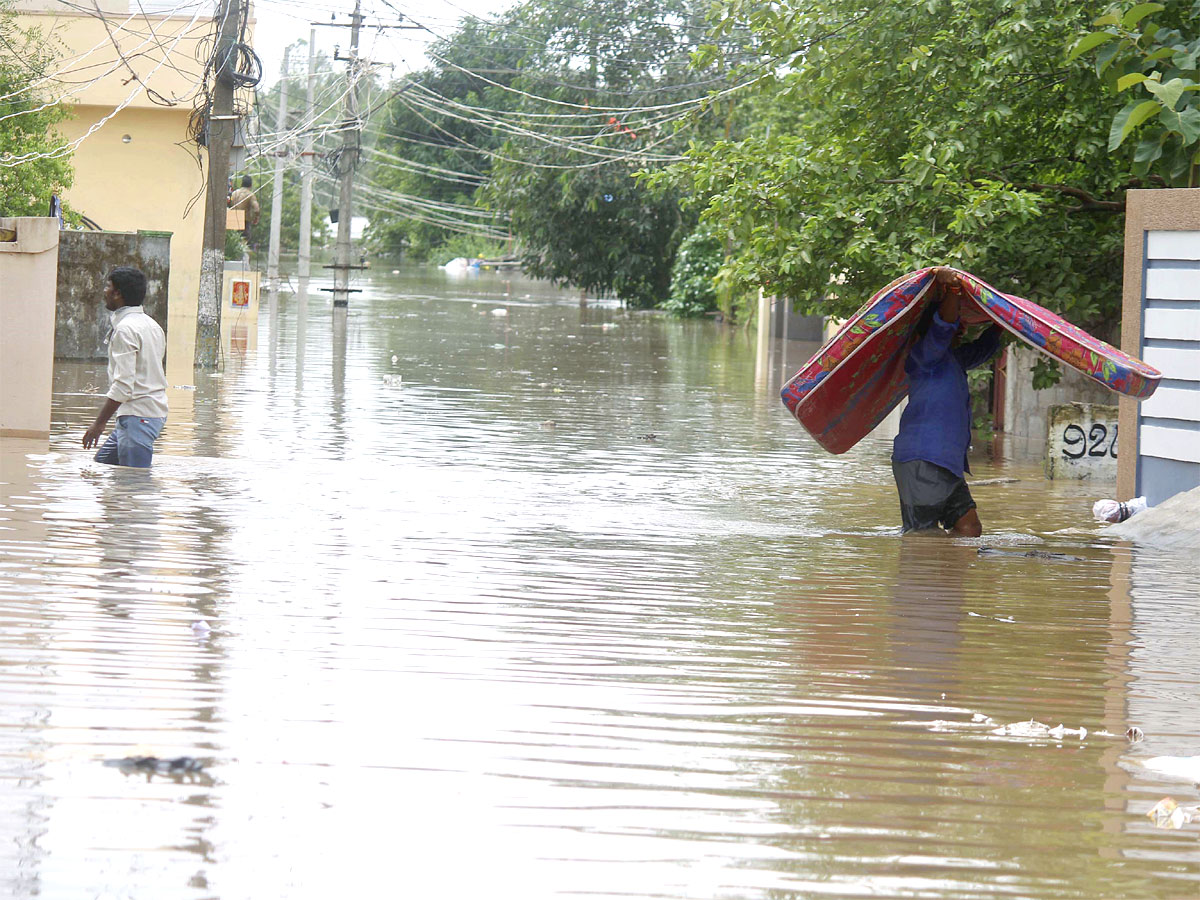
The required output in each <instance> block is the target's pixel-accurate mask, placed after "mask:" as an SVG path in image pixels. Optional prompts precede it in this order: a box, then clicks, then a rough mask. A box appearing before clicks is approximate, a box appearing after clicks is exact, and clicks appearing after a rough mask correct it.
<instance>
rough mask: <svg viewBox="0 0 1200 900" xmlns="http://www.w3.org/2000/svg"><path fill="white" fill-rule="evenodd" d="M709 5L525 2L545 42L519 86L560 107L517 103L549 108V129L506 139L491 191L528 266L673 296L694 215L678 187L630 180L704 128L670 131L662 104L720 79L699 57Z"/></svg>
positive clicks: (642, 302)
mask: <svg viewBox="0 0 1200 900" xmlns="http://www.w3.org/2000/svg"><path fill="white" fill-rule="evenodd" d="M706 8H707V4H702V3H700V2H696V0H583V2H579V3H576V4H574V5H573V7H572V9H573V15H572V16H570V17H565V16H563V15H562V14H561V9H560V7H559V5H558V4H557V3H556V2H554V0H529V2H527V3H525V4H523V5H522V6H521V7H520V8H519V10H518V13H517V14H518V15H519V16H520V17H522V21H524V22H527V23H528V27H529V28H530V29H532V30H534V31H535V32H536V33H538V34H539V35H545V38H544V39H543V40H542V41H540V42H539V43H538V44H537V45H536V46H534V47H531V49H530V51H529V54H528V55H527V57H526V58H525V60H524V61H523V69H522V77H521V78H520V79H518V80H517V82H516V86H517V87H518V88H523V89H525V90H527V91H528V92H529V93H530V94H534V93H537V94H538V95H539V96H542V97H545V98H547V99H551V100H554V101H557V103H558V104H561V105H559V106H552V105H550V104H547V103H546V102H545V101H544V100H542V101H527V102H525V103H524V104H523V105H522V109H524V110H526V111H528V112H529V113H530V114H531V115H537V116H543V117H549V116H555V118H553V119H550V120H549V121H550V122H552V123H554V124H553V129H552V127H551V126H550V125H547V126H544V127H543V128H541V129H540V130H537V132H536V133H533V134H528V135H514V136H512V137H510V138H509V140H508V141H507V142H506V143H505V145H504V147H503V148H502V151H501V153H500V154H499V156H498V158H497V159H495V160H494V162H493V166H492V178H491V182H490V184H489V186H488V188H487V192H486V199H487V202H488V203H489V204H490V205H492V206H493V207H494V208H496V209H499V210H502V211H504V212H506V213H507V214H508V216H509V219H510V223H511V227H512V231H513V234H514V235H515V236H516V237H517V239H518V241H519V243H520V247H521V251H522V260H523V262H524V264H525V267H526V269H527V271H529V272H530V273H531V274H533V275H535V276H538V277H542V278H547V279H550V280H552V281H554V282H557V283H562V284H571V285H575V286H577V287H580V288H583V289H584V290H586V291H590V292H596V293H601V294H610V293H611V294H615V295H617V296H619V297H621V298H622V299H624V300H626V301H627V302H629V303H631V304H633V305H636V306H653V305H656V304H659V303H662V302H663V301H665V300H666V299H667V295H668V292H669V286H670V279H671V267H672V264H673V262H674V258H675V253H676V251H677V249H678V247H679V243H680V241H681V240H682V239H683V238H684V237H685V236H686V235H687V234H688V232H689V231H690V230H691V222H690V221H689V220H688V217H687V216H685V215H684V214H683V213H682V211H681V209H680V192H679V191H678V190H676V189H675V188H674V187H673V186H669V185H659V187H660V189H659V190H653V191H652V190H650V189H649V187H648V186H647V185H646V184H645V183H643V182H641V181H639V180H638V179H636V178H635V177H634V175H635V174H636V172H637V170H638V169H640V168H643V167H644V166H645V165H646V163H647V162H649V163H650V165H651V166H654V165H655V163H654V160H656V159H661V158H663V157H664V156H669V155H670V154H673V153H677V152H679V151H681V150H682V149H683V148H684V147H685V146H686V140H687V136H688V134H689V133H690V134H696V133H699V131H698V129H702V127H703V126H700V125H697V123H696V122H695V121H692V122H690V123H689V127H688V129H687V130H685V131H679V130H676V124H677V122H676V121H673V118H674V117H673V116H671V115H659V114H658V112H657V111H659V110H665V109H681V108H683V107H685V106H686V105H687V101H689V100H695V99H697V98H699V97H702V96H703V95H704V93H705V92H706V91H707V90H708V89H709V88H711V87H712V85H713V83H714V82H717V81H719V80H720V79H719V78H716V77H713V76H703V75H697V73H696V72H695V71H694V70H693V68H692V66H691V58H692V55H693V54H694V53H695V52H697V51H698V50H699V49H700V47H701V46H703V45H704V44H705V42H706V41H707V40H708V35H707V27H706V25H705V22H704V10H705V9H706ZM592 110H594V112H592ZM531 121H546V119H539V120H534V119H531ZM706 124H707V123H706ZM555 129H556V130H555Z"/></svg>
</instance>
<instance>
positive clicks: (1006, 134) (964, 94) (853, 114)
mask: <svg viewBox="0 0 1200 900" xmlns="http://www.w3.org/2000/svg"><path fill="white" fill-rule="evenodd" d="M1088 20H1089V17H1088V16H1087V15H1086V14H1085V13H1084V11H1083V10H1082V9H1081V7H1080V5H1079V4H1078V3H1076V2H1074V0H927V2H919V3H911V2H906V3H882V4H871V5H864V4H862V3H859V2H856V0H805V2H800V0H787V2H784V3H775V4H769V5H764V4H760V3H758V2H756V0H723V2H721V3H720V4H719V5H718V7H717V11H716V15H715V31H714V35H715V37H716V39H717V40H720V39H721V38H722V37H723V36H725V35H726V34H729V33H732V32H733V31H734V30H736V29H739V28H747V29H749V31H750V32H751V33H752V34H753V36H754V40H755V48H756V50H757V52H758V54H759V60H758V63H757V64H758V65H759V66H760V67H762V68H763V69H765V70H766V72H767V74H765V75H764V76H763V77H762V78H761V80H760V86H759V91H758V94H757V96H756V97H755V98H753V100H748V101H747V102H746V105H747V106H751V105H752V106H753V107H754V109H755V110H756V111H757V112H758V113H760V115H759V116H758V117H757V120H758V124H757V125H753V124H752V125H751V126H750V127H749V128H748V131H747V133H746V134H745V135H744V136H743V137H741V138H740V139H735V140H729V141H718V142H715V143H712V144H697V145H694V146H693V148H692V150H691V151H690V153H689V158H688V159H687V161H686V162H684V163H681V164H678V165H677V166H675V167H674V168H673V169H672V170H671V171H670V172H669V173H668V174H666V175H657V176H651V177H650V180H651V181H652V182H653V183H656V184H662V183H664V182H666V183H671V184H674V185H676V186H677V187H680V188H686V189H687V190H689V191H691V192H692V194H693V196H694V197H695V198H696V202H697V204H698V206H699V208H700V209H701V211H702V215H703V218H704V219H705V220H706V221H707V222H709V223H711V224H712V225H713V226H715V227H716V228H717V229H718V230H719V231H720V233H721V234H722V235H723V236H724V237H725V238H726V239H727V240H728V241H729V242H730V243H731V244H732V245H733V246H734V247H735V248H736V250H735V255H734V256H733V257H732V258H731V260H730V261H729V262H728V263H727V266H726V269H727V272H726V274H727V276H728V277H730V278H731V279H732V280H733V281H734V282H735V283H737V284H741V285H743V286H744V287H746V288H756V287H760V286H761V287H763V288H765V289H766V290H768V291H769V292H771V293H775V294H777V295H781V296H787V297H791V298H793V300H794V301H795V303H796V305H797V306H798V307H799V308H800V309H802V310H803V311H811V312H821V313H825V314H834V315H846V314H848V313H850V312H851V311H853V310H854V309H856V308H857V307H858V306H859V305H860V304H861V303H862V302H863V301H864V300H865V299H866V298H867V297H868V296H869V295H870V294H871V293H872V292H874V291H875V290H877V289H878V288H879V287H881V286H883V285H884V284H886V283H888V282H889V281H891V280H892V279H893V278H894V277H895V276H896V275H897V274H899V273H902V272H905V271H909V270H911V269H914V268H917V267H919V266H922V265H929V264H935V263H942V264H950V265H956V266H959V267H961V268H964V269H966V270H968V271H972V272H974V273H976V274H978V275H979V276H980V277H982V278H984V279H986V280H988V281H990V282H992V283H994V284H996V285H997V286H998V287H1000V288H1001V289H1002V290H1009V291H1012V292H1014V293H1020V294H1023V295H1025V296H1028V297H1029V298H1030V299H1033V300H1035V301H1036V302H1039V303H1042V304H1043V305H1046V306H1048V307H1050V308H1053V309H1056V310H1058V311H1060V312H1062V313H1063V314H1065V315H1066V316H1067V317H1068V318H1070V319H1072V320H1073V321H1076V322H1078V323H1079V324H1081V325H1084V326H1085V327H1093V328H1095V327H1100V329H1101V330H1102V331H1103V330H1104V326H1113V325H1115V323H1116V321H1117V319H1118V314H1117V310H1118V305H1119V301H1120V272H1121V253H1122V228H1123V225H1122V221H1121V217H1120V216H1119V215H1117V213H1119V212H1120V211H1121V209H1122V208H1123V191H1124V188H1125V187H1126V186H1127V185H1128V184H1129V183H1130V173H1129V172H1128V171H1127V170H1126V167H1124V166H1123V165H1122V164H1120V163H1119V162H1118V161H1117V160H1115V159H1114V158H1112V157H1110V156H1109V154H1108V152H1107V144H1106V141H1105V137H1106V135H1105V133H1104V129H1102V128H1098V127H1097V123H1098V122H1104V121H1107V120H1108V118H1109V117H1111V100H1110V98H1109V97H1107V96H1106V95H1105V94H1104V93H1103V92H1102V91H1100V90H1098V89H1097V84H1096V82H1095V76H1094V75H1093V74H1092V72H1091V71H1090V69H1089V68H1088V67H1087V66H1086V65H1085V64H1084V63H1083V62H1081V61H1079V60H1074V61H1071V60H1068V58H1067V52H1066V50H1065V49H1064V48H1065V47H1066V45H1067V44H1068V43H1069V42H1070V41H1072V40H1074V38H1075V37H1076V36H1077V35H1078V34H1079V32H1080V30H1081V29H1082V28H1084V27H1086V24H1087V22H1088ZM712 55H713V54H711V53H710V54H708V56H710V57H711V56H712Z"/></svg>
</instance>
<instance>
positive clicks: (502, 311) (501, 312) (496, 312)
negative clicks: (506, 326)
mask: <svg viewBox="0 0 1200 900" xmlns="http://www.w3.org/2000/svg"><path fill="white" fill-rule="evenodd" d="M492 315H493V316H507V315H508V310H507V309H504V308H503V307H500V308H498V309H493V310H492Z"/></svg>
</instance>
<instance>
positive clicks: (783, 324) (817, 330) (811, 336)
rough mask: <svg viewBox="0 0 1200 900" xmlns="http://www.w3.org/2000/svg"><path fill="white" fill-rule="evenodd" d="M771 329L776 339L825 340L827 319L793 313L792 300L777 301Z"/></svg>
mask: <svg viewBox="0 0 1200 900" xmlns="http://www.w3.org/2000/svg"><path fill="white" fill-rule="evenodd" d="M771 328H772V334H773V336H774V337H777V338H787V340H789V341H823V340H825V317H824V316H802V315H800V314H799V313H796V312H792V302H791V301H790V300H781V299H776V300H774V301H773V304H772V308H771ZM785 331H786V332H787V333H786V334H785V333H784V332H785Z"/></svg>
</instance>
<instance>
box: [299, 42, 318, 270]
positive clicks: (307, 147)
mask: <svg viewBox="0 0 1200 900" xmlns="http://www.w3.org/2000/svg"><path fill="white" fill-rule="evenodd" d="M316 69H317V29H315V28H313V29H311V30H310V31H309V34H308V86H307V88H306V90H305V95H304V130H305V132H306V134H307V137H306V138H305V140H304V153H303V154H302V155H301V157H300V254H299V258H298V259H297V260H296V277H297V279H299V280H301V281H303V282H304V283H305V284H307V283H308V276H309V265H310V260H311V258H312V180H313V126H314V124H315V123H314V122H313V86H314V84H315V82H316V80H317V71H316Z"/></svg>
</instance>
